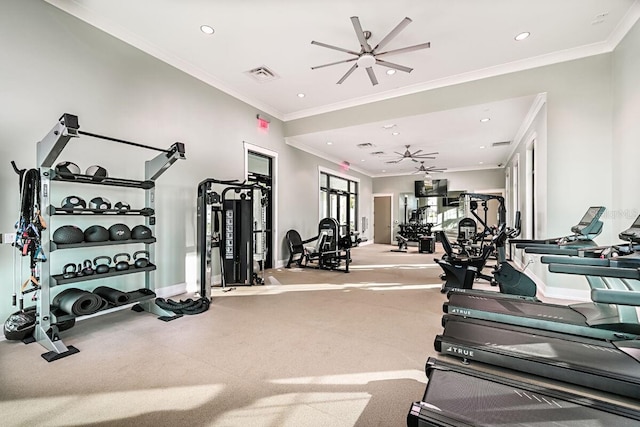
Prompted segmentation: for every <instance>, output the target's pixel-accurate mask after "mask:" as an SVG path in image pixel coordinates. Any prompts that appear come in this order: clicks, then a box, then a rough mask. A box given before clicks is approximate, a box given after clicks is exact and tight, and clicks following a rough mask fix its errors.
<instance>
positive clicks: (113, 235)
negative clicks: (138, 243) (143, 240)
mask: <svg viewBox="0 0 640 427" xmlns="http://www.w3.org/2000/svg"><path fill="white" fill-rule="evenodd" d="M109 239H110V240H130V239H131V230H130V229H129V227H127V225H126V224H113V225H112V226H111V227H109Z"/></svg>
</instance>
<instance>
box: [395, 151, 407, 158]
mask: <svg viewBox="0 0 640 427" xmlns="http://www.w3.org/2000/svg"><path fill="white" fill-rule="evenodd" d="M394 153H396V154H397V155H398V156H400V157H403V158H404V157H405V155H404V153H398V152H397V151H394Z"/></svg>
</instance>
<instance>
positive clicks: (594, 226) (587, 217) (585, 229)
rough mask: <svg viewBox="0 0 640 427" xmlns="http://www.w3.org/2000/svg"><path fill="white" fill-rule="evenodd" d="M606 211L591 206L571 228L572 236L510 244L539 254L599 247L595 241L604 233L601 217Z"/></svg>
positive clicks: (603, 208) (599, 207) (515, 241)
mask: <svg viewBox="0 0 640 427" xmlns="http://www.w3.org/2000/svg"><path fill="white" fill-rule="evenodd" d="M605 210H606V208H605V207H603V206H591V207H590V208H589V209H587V212H586V213H585V214H584V215H583V216H582V219H581V220H580V222H579V223H578V224H576V225H574V226H573V227H571V232H572V233H573V234H571V235H568V236H563V237H555V238H552V239H543V240H536V239H514V240H511V242H510V243H511V244H515V245H516V249H526V248H536V250H539V251H541V252H538V253H546V254H554V253H555V252H554V251H555V250H556V249H565V248H572V249H574V248H580V247H594V246H597V244H596V243H595V242H594V241H593V239H595V238H596V237H597V236H598V235H599V234H600V233H601V232H602V221H600V217H601V216H602V214H604V211H605Z"/></svg>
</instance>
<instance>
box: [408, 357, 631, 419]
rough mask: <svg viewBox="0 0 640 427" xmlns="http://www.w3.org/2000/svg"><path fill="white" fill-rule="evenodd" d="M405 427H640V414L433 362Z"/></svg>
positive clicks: (553, 390) (591, 400)
mask: <svg viewBox="0 0 640 427" xmlns="http://www.w3.org/2000/svg"><path fill="white" fill-rule="evenodd" d="M425 371H426V374H427V377H428V379H429V382H428V384H427V387H426V390H425V392H424V397H423V398H422V400H421V401H419V402H414V403H413V404H412V405H411V409H410V410H409V414H408V415H407V426H408V427H418V426H476V425H483V426H504V425H518V426H540V425H555V426H565V427H573V426H575V427H590V426H594V427H595V426H621V427H625V426H637V425H638V424H639V423H640V411H638V410H637V409H634V408H630V407H624V406H621V405H618V404H614V403H611V402H605V401H602V400H596V399H592V398H587V397H585V396H581V395H578V394H574V393H571V392H561V391H559V390H555V389H551V388H547V387H543V386H537V385H533V384H530V383H525V382H523V381H519V380H513V379H507V378H505V377H502V376H499V375H494V374H489V373H485V372H480V371H476V370H473V369H469V368H466V367H462V366H459V365H454V364H451V363H447V362H444V361H440V360H438V359H434V358H429V359H428V360H427V364H426V367H425Z"/></svg>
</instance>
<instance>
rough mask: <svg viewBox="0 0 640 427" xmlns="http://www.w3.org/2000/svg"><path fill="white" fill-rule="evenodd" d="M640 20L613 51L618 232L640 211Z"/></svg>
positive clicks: (614, 213) (615, 224) (614, 211)
mask: <svg viewBox="0 0 640 427" xmlns="http://www.w3.org/2000/svg"><path fill="white" fill-rule="evenodd" d="M638 52H640V23H636V25H635V26H634V27H633V28H632V29H631V31H629V33H627V35H626V37H625V38H624V39H623V40H622V42H621V43H620V44H619V45H618V47H617V48H616V50H615V51H614V53H613V124H614V126H613V146H612V149H611V151H612V154H613V182H612V192H613V209H612V212H611V213H612V216H613V218H612V220H613V228H614V230H615V233H618V232H619V231H622V230H623V229H626V228H628V227H629V226H630V225H631V224H632V223H633V221H634V220H635V218H636V217H637V216H638V214H640V198H639V197H638V160H639V159H640V54H638Z"/></svg>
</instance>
